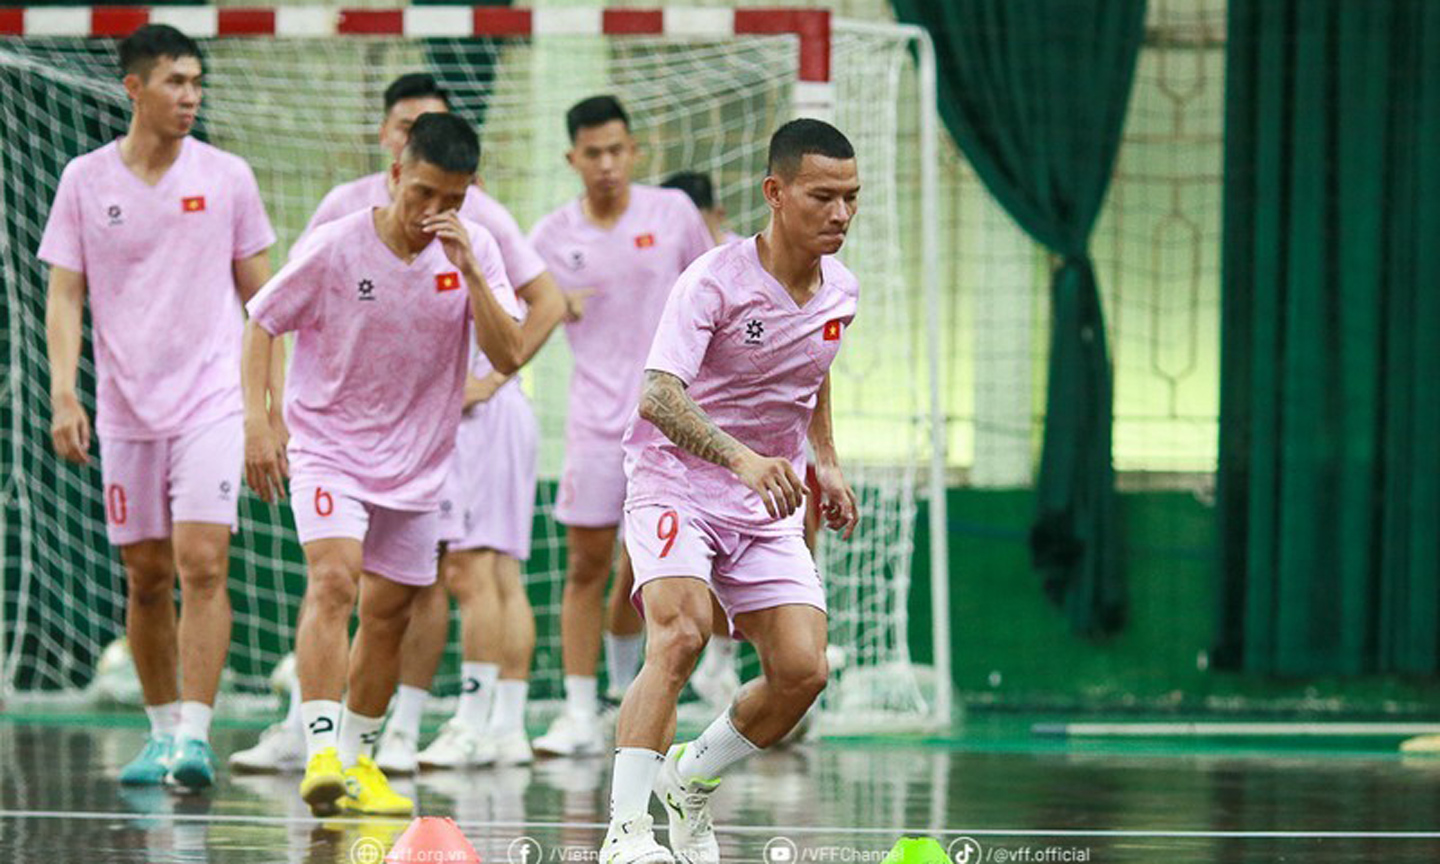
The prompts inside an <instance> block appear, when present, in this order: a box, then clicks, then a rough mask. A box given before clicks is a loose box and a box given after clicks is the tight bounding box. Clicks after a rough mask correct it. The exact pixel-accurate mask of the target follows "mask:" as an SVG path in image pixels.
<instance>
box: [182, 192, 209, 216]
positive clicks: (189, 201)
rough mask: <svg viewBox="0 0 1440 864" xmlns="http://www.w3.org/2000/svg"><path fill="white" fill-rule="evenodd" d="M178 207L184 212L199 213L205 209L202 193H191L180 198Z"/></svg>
mask: <svg viewBox="0 0 1440 864" xmlns="http://www.w3.org/2000/svg"><path fill="white" fill-rule="evenodd" d="M180 209H181V210H183V211H185V212H186V213H200V212H202V211H204V209H205V196H204V195H191V196H190V197H189V198H181V199H180Z"/></svg>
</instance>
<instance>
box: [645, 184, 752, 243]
mask: <svg viewBox="0 0 1440 864" xmlns="http://www.w3.org/2000/svg"><path fill="white" fill-rule="evenodd" d="M660 187H661V188H662V189H679V190H680V191H681V192H684V193H685V194H686V195H688V196H690V200H691V201H692V202H693V203H694V204H695V208H696V209H697V210H699V211H700V215H701V216H703V217H704V218H705V227H707V228H709V229H710V236H711V237H712V238H714V240H715V245H716V246H723V245H725V244H726V243H733V242H734V241H736V240H739V239H741V237H740V235H739V234H736V233H735V232H734V231H731V230H730V227H729V226H728V225H726V224H725V219H726V213H725V205H724V204H721V203H720V202H719V201H716V200H715V183H714V182H713V181H712V180H711V179H710V175H709V174H706V173H704V172H703V171H676V172H675V173H674V174H671V175H670V176H669V177H666V178H665V179H664V180H662V181H661V182H660Z"/></svg>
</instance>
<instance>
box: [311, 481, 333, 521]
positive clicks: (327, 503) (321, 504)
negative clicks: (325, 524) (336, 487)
mask: <svg viewBox="0 0 1440 864" xmlns="http://www.w3.org/2000/svg"><path fill="white" fill-rule="evenodd" d="M334 512H335V499H334V498H331V497H330V493H329V492H326V491H325V490H324V489H321V488H320V487H319V486H316V487H315V515H316V516H329V515H330V514H331V513H334Z"/></svg>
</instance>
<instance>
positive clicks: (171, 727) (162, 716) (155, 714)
mask: <svg viewBox="0 0 1440 864" xmlns="http://www.w3.org/2000/svg"><path fill="white" fill-rule="evenodd" d="M145 716H146V717H149V718H150V737H152V738H159V737H161V736H162V735H174V734H175V728H176V727H177V726H179V725H180V703H179V702H166V703H165V704H164V705H146V706H145Z"/></svg>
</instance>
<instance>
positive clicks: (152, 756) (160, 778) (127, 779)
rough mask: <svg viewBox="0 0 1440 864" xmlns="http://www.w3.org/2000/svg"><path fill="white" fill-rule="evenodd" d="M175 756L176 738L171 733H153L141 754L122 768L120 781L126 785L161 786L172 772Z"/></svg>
mask: <svg viewBox="0 0 1440 864" xmlns="http://www.w3.org/2000/svg"><path fill="white" fill-rule="evenodd" d="M174 758H175V739H174V738H173V737H172V736H170V735H151V736H150V737H149V738H146V739H145V746H144V748H142V749H141V750H140V753H139V755H137V756H136V757H135V758H134V759H131V760H130V761H129V762H127V763H126V764H125V767H124V768H121V769H120V782H121V783H123V784H125V785H126V786H159V785H160V784H161V783H164V782H165V775H166V774H169V773H170V761H171V760H172V759H174Z"/></svg>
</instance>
